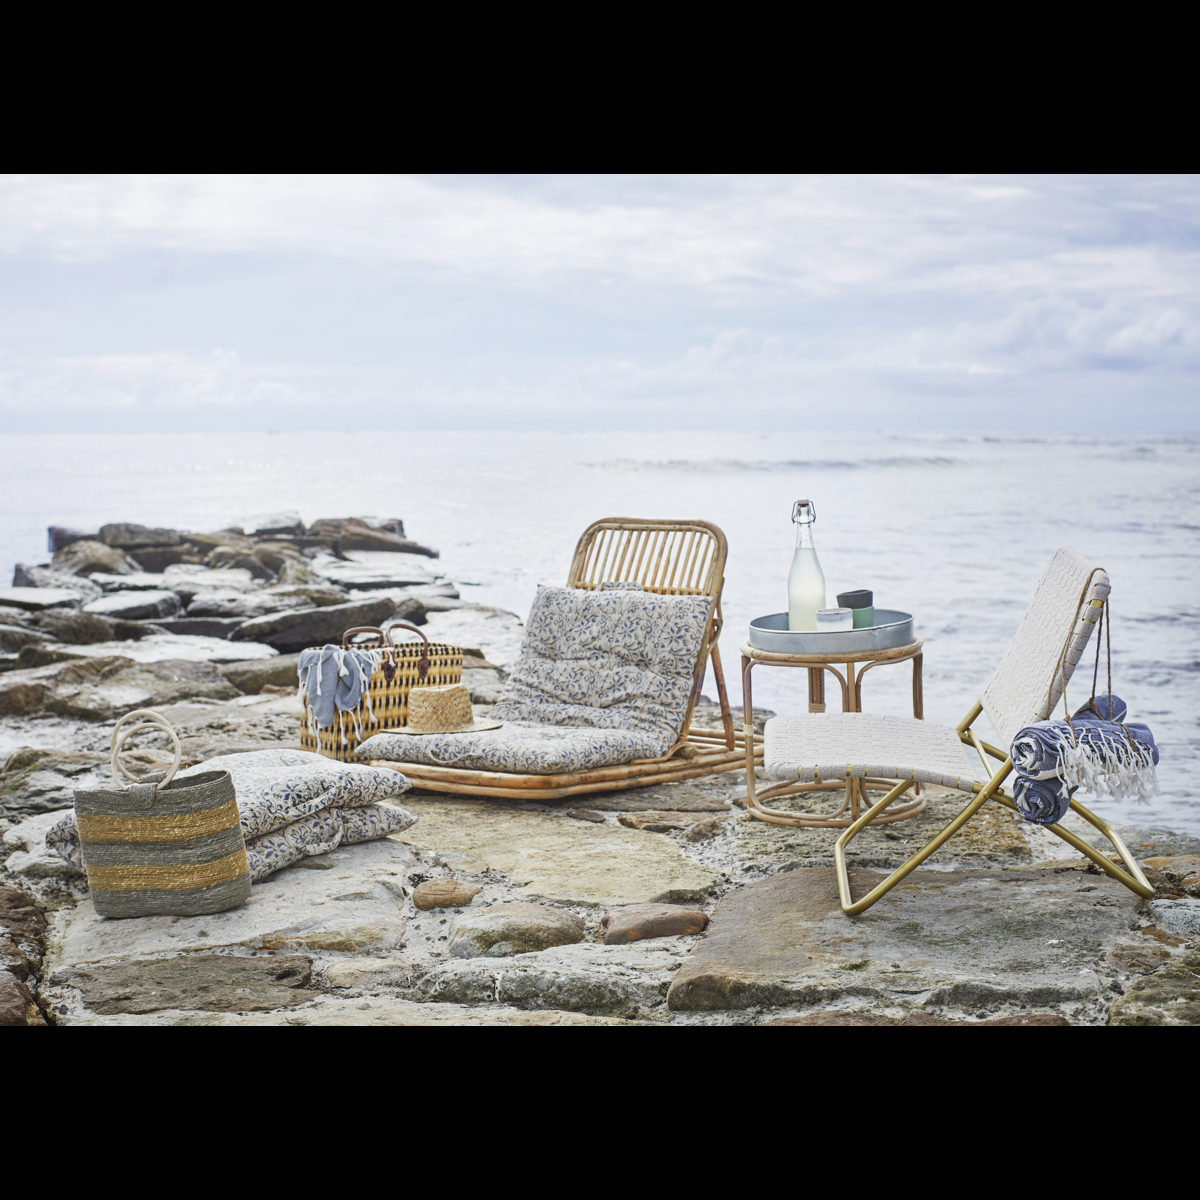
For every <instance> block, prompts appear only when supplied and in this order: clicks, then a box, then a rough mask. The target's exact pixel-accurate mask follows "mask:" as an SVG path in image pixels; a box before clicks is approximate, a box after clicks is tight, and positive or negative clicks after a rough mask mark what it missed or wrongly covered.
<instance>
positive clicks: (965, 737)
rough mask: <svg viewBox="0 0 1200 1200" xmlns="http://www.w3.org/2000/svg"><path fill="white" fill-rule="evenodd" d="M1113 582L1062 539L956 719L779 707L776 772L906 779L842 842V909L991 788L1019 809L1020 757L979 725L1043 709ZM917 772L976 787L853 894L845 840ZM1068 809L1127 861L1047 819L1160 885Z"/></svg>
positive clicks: (1005, 730) (811, 777)
mask: <svg viewBox="0 0 1200 1200" xmlns="http://www.w3.org/2000/svg"><path fill="white" fill-rule="evenodd" d="M1109 590H1110V588H1109V581H1108V576H1107V575H1106V574H1105V572H1104V571H1103V570H1102V569H1101V568H1100V567H1097V566H1094V565H1093V564H1092V563H1090V562H1088V561H1087V559H1085V558H1084V557H1083V555H1081V554H1080V553H1079V552H1078V551H1076V550H1072V549H1070V548H1069V547H1063V548H1061V549H1060V550H1058V551H1057V552H1056V553H1055V555H1054V558H1053V559H1052V560H1051V562H1050V565H1049V566H1048V567H1047V568H1046V572H1045V574H1043V576H1042V578H1041V580H1040V582H1039V583H1038V586H1037V591H1036V592H1035V593H1034V597H1033V603H1032V604H1030V606H1029V609H1028V611H1027V612H1026V613H1025V617H1024V619H1023V620H1022V622H1021V626H1020V628H1019V629H1018V630H1017V635H1016V637H1015V638H1014V639H1013V641H1012V644H1011V645H1010V646H1009V648H1008V651H1007V653H1006V654H1005V656H1004V658H1003V659H1002V660H1001V663H1000V666H999V668H998V669H997V670H996V673H995V675H993V676H992V679H991V682H990V683H989V684H988V685H987V687H986V688H985V689H984V691H983V696H982V697H981V699H980V700H979V701H977V702H976V703H975V705H974V706H973V707H972V708H971V711H970V712H968V713H967V715H966V716H965V717H964V718H963V719H962V720H961V721H960V722H959V723H958V725H957V726H955V727H954V728H951V727H950V726H949V725H934V724H932V723H930V722H928V721H921V720H914V719H912V718H906V717H892V716H877V715H874V714H871V713H831V714H811V715H804V716H795V717H774V718H772V719H771V720H770V721H768V722H767V725H766V730H765V741H766V753H765V773H766V774H767V776H768V777H769V778H771V779H777V780H797V779H799V780H800V781H801V782H803V783H808V784H812V783H814V782H821V781H827V780H835V779H836V780H848V779H851V778H857V779H866V778H868V777H870V778H872V779H875V778H878V779H883V780H889V781H890V780H893V779H895V780H898V781H899V782H898V783H897V784H896V786H895V787H893V788H892V789H891V791H889V792H888V793H887V795H885V796H884V797H883V799H882V800H880V801H879V802H878V803H877V804H875V805H874V806H873V807H871V808H870V809H868V810H867V811H866V812H864V813H863V814H862V815H861V816H860V817H859V818H858V820H857V821H855V822H854V823H853V824H852V825H850V826H849V827H848V828H847V829H846V830H845V832H844V833H842V835H841V836H840V837H839V838H838V839H837V841H836V843H835V844H834V860H835V863H836V866H837V881H838V892H839V894H840V897H841V904H842V911H843V912H844V913H846V914H847V915H849V916H855V915H857V914H858V913H861V912H864V911H865V910H866V909H868V908H870V907H871V905H872V904H874V903H875V902H876V901H877V900H879V899H880V898H881V897H882V896H884V895H886V894H887V893H888V892H889V891H891V889H892V888H894V887H895V886H896V884H898V883H899V882H900V881H901V880H902V879H903V878H904V877H905V876H906V875H908V874H909V873H910V872H911V871H913V870H915V869H916V868H917V867H918V866H920V865H921V863H923V862H924V861H925V860H926V859H927V858H928V857H929V856H930V855H931V854H933V853H934V851H936V850H937V849H938V848H939V847H940V846H942V845H944V844H945V843H946V842H947V841H948V840H949V839H950V838H952V837H953V836H954V835H955V834H956V833H958V831H959V830H960V829H961V828H962V827H963V826H964V825H965V824H966V823H967V822H968V821H969V820H970V819H971V817H973V816H974V815H975V813H977V812H978V811H979V810H980V809H981V808H982V807H983V806H984V804H986V803H987V802H988V801H989V800H995V801H997V802H998V803H1000V804H1004V805H1007V806H1008V807H1009V808H1011V809H1013V810H1014V811H1015V810H1016V805H1015V804H1014V803H1013V799H1012V796H1011V794H1009V793H1008V792H1005V791H1004V789H1003V787H1002V784H1003V783H1004V780H1005V779H1006V778H1007V777H1008V775H1009V773H1010V772H1011V771H1012V769H1013V764H1012V760H1011V759H1010V758H1009V756H1008V754H1007V753H1006V752H1005V751H1004V750H999V749H997V748H996V747H995V746H991V745H989V744H988V743H987V742H983V741H980V739H979V736H978V735H977V734H976V733H975V731H974V730H973V729H972V728H971V726H972V724H973V723H974V722H975V720H976V718H977V717H978V716H979V715H980V713H982V712H986V713H987V715H988V719H989V720H990V721H991V723H992V725H993V726H994V728H995V729H996V732H997V733H999V735H1000V737H1001V739H1002V740H1003V741H1004V742H1005V743H1006V744H1008V745H1011V744H1012V740H1013V738H1014V737H1015V735H1016V734H1017V733H1018V732H1019V731H1020V730H1021V729H1022V728H1023V727H1024V726H1026V725H1029V724H1031V723H1032V722H1034V721H1042V720H1046V719H1047V718H1048V717H1049V716H1050V714H1051V713H1052V712H1053V711H1054V706H1055V705H1056V704H1057V703H1058V700H1059V698H1060V697H1061V696H1062V694H1063V692H1064V691H1065V689H1066V686H1067V683H1068V681H1069V680H1070V678H1071V675H1072V672H1073V671H1074V669H1075V664H1076V663H1078V662H1079V659H1080V657H1081V655H1082V654H1083V650H1084V648H1085V647H1086V645H1087V642H1088V638H1089V637H1090V636H1091V633H1092V629H1093V627H1094V626H1095V624H1096V622H1097V620H1098V619H1099V618H1100V616H1101V614H1102V612H1103V610H1104V606H1105V604H1106V603H1107V600H1108V594H1109ZM1097 649H1098V647H1097ZM917 781H921V782H924V783H935V784H940V785H941V786H943V787H948V788H954V789H955V790H957V791H960V792H965V793H967V794H972V795H973V799H972V800H971V801H970V803H968V804H967V805H966V806H965V807H964V808H963V809H962V811H961V812H960V813H959V814H958V815H957V816H956V817H955V818H954V819H953V820H952V821H950V822H949V823H948V824H947V825H946V826H945V827H944V828H943V829H942V830H941V832H939V833H938V834H937V835H936V836H935V837H933V838H931V839H930V841H929V842H927V843H926V844H925V845H924V846H923V847H922V848H921V849H920V850H918V851H917V853H916V854H914V855H913V856H912V857H911V858H910V859H909V860H908V861H907V862H906V863H905V864H904V865H903V866H902V867H899V868H898V869H897V870H895V871H893V872H892V873H891V874H890V875H889V876H888V877H887V878H886V879H885V880H884V881H883V882H882V883H880V884H879V885H878V886H877V887H875V888H873V889H872V890H871V891H870V892H868V893H867V895H865V896H863V897H862V898H861V899H859V900H854V899H853V898H852V896H851V894H850V880H849V876H848V874H847V871H846V847H847V846H848V845H849V844H850V842H851V841H853V839H854V838H855V837H857V836H858V834H859V833H860V832H861V831H862V830H863V829H865V828H866V827H867V825H868V824H870V822H871V821H872V820H874V818H875V817H877V816H879V815H880V813H882V812H883V811H884V810H885V809H886V808H887V807H888V806H889V805H890V804H892V803H893V802H894V801H895V800H897V799H899V798H900V797H901V796H902V795H904V793H905V792H907V791H908V790H909V788H911V787H913V785H914V784H915V783H916V782H917ZM1071 810H1072V811H1073V812H1075V813H1077V814H1078V815H1079V816H1081V817H1082V818H1083V819H1084V820H1085V821H1087V822H1089V823H1090V824H1091V825H1093V826H1094V827H1095V828H1096V829H1098V830H1099V831H1100V832H1101V833H1102V834H1104V836H1105V837H1106V838H1108V840H1109V841H1110V842H1111V843H1112V844H1113V847H1114V848H1115V849H1116V851H1117V854H1118V855H1119V856H1120V858H1121V862H1122V863H1123V864H1124V867H1125V870H1122V869H1121V868H1119V867H1117V866H1115V865H1114V864H1113V863H1112V862H1111V861H1110V860H1109V859H1108V858H1107V857H1106V856H1105V855H1104V854H1101V853H1100V851H1098V850H1096V849H1095V848H1094V847H1092V846H1089V845H1088V844H1087V843H1086V842H1084V841H1083V840H1082V839H1080V838H1078V837H1076V836H1075V834H1073V833H1072V832H1071V831H1070V830H1068V829H1065V828H1064V827H1063V826H1062V825H1050V826H1048V827H1047V828H1049V830H1050V831H1051V832H1052V833H1054V834H1057V835H1058V836H1059V837H1060V838H1062V839H1063V841H1065V842H1067V843H1068V844H1070V845H1071V846H1074V847H1075V849H1076V850H1078V851H1079V852H1080V853H1081V854H1085V855H1086V856H1087V857H1088V858H1090V859H1091V860H1092V862H1094V863H1095V864H1096V865H1097V866H1098V867H1100V869H1101V870H1103V871H1105V872H1107V874H1109V875H1111V876H1112V877H1113V878H1114V879H1117V880H1120V882H1121V883H1123V884H1124V885H1125V886H1126V887H1127V888H1129V889H1130V890H1131V891H1133V892H1136V893H1137V894H1138V895H1139V896H1143V897H1150V896H1153V895H1154V889H1153V888H1152V887H1151V886H1150V884H1149V883H1148V882H1147V880H1146V877H1145V875H1144V874H1143V873H1142V870H1141V868H1140V867H1139V866H1138V864H1137V863H1136V862H1135V861H1134V859H1133V857H1132V855H1131V854H1130V853H1129V851H1128V849H1127V848H1126V847H1125V845H1124V843H1123V842H1122V841H1121V839H1120V838H1119V837H1118V836H1117V834H1116V833H1114V832H1113V830H1112V829H1111V828H1110V827H1109V826H1108V825H1107V824H1106V823H1105V822H1104V821H1102V820H1101V819H1100V818H1099V817H1097V816H1096V815H1095V814H1094V813H1092V812H1089V811H1088V810H1087V809H1086V808H1084V806H1083V805H1082V804H1079V803H1078V802H1077V801H1074V800H1072V801H1071Z"/></svg>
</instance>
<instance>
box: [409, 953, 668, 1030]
mask: <svg viewBox="0 0 1200 1200" xmlns="http://www.w3.org/2000/svg"><path fill="white" fill-rule="evenodd" d="M688 945H689V942H683V941H680V940H679V939H663V940H661V941H655V942H652V943H646V944H644V945H635V946H602V945H598V944H597V943H595V942H581V943H578V944H576V945H573V946H557V947H555V948H554V949H552V950H540V951H538V952H537V953H535V954H520V955H518V956H517V957H515V958H507V959H494V958H492V959H488V958H472V959H460V960H457V961H451V962H445V963H439V964H437V965H436V966H435V967H433V968H432V969H431V970H430V971H428V972H427V973H426V974H425V975H424V976H423V977H422V979H421V980H420V982H419V983H418V984H417V987H416V995H418V996H420V997H421V998H422V999H425V1000H430V1001H440V1002H454V1003H459V1004H485V1003H489V1002H495V1003H500V1004H503V1003H508V1004H520V1005H522V1006H525V1007H528V1008H555V1009H563V1010H566V1011H568V1012H578V1011H582V1010H589V1011H592V1012H599V1013H605V1014H610V1015H617V1014H619V1015H628V1014H631V1013H633V1012H635V1011H640V1010H643V1009H650V1008H654V1007H659V1008H661V1006H662V1003H663V999H664V998H665V996H666V994H667V989H668V987H670V984H671V977H672V975H673V974H674V972H675V970H676V968H677V967H678V965H679V963H680V961H681V960H682V957H683V955H684V954H685V953H687V949H688Z"/></svg>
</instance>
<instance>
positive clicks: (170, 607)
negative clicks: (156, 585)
mask: <svg viewBox="0 0 1200 1200" xmlns="http://www.w3.org/2000/svg"><path fill="white" fill-rule="evenodd" d="M182 607H183V605H182V604H181V603H180V600H179V597H178V596H177V595H176V594H175V593H174V592H166V591H149V592H141V591H138V592H111V593H110V594H109V595H107V596H101V597H100V599H99V600H92V601H89V603H87V604H85V605H84V606H83V611H84V612H86V613H95V614H96V615H97V616H101V617H110V618H112V619H114V620H121V621H153V620H154V619H155V618H156V617H173V616H174V615H175V614H176V613H177V612H179V610H180V609H181V608H182Z"/></svg>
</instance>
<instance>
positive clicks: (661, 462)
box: [577, 455, 961, 474]
mask: <svg viewBox="0 0 1200 1200" xmlns="http://www.w3.org/2000/svg"><path fill="white" fill-rule="evenodd" d="M960 463H961V460H960V459H957V458H947V457H946V456H945V455H899V456H894V457H891V458H864V459H856V460H850V461H842V460H839V459H828V458H816V459H739V458H704V459H692V458H669V459H639V458H613V459H608V460H607V461H604V462H581V463H579V464H577V465H578V466H581V467H590V468H591V469H592V470H596V471H687V472H689V473H693V474H717V473H726V472H731V471H743V472H754V473H762V472H766V471H862V470H867V469H869V468H872V467H882V468H897V467H898V468H901V469H904V468H910V467H921V468H924V467H953V466H958V465H960Z"/></svg>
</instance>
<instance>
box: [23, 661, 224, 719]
mask: <svg viewBox="0 0 1200 1200" xmlns="http://www.w3.org/2000/svg"><path fill="white" fill-rule="evenodd" d="M237 694H238V693H237V689H236V688H235V687H234V686H233V685H232V684H231V683H230V682H229V681H228V680H227V679H225V677H224V676H223V675H221V674H220V673H219V672H218V670H217V668H216V667H214V666H213V665H212V664H211V663H202V662H186V661H183V660H179V659H167V660H164V661H160V662H146V663H138V662H134V661H133V660H132V659H129V658H124V657H119V656H116V655H113V656H107V657H102V658H76V659H71V660H70V661H68V662H62V663H56V664H54V665H53V666H48V667H37V668H35V669H33V670H17V671H9V672H7V673H5V674H4V675H2V676H0V716H30V715H32V714H34V713H49V714H53V715H54V716H60V717H73V718H75V719H76V720H81V721H111V720H113V719H114V718H115V717H118V716H122V715H123V714H125V713H127V712H132V711H133V710H134V709H135V708H147V707H153V706H158V705H161V704H173V703H175V702H176V701H179V700H185V699H190V698H193V697H199V696H203V697H209V698H211V699H214V700H228V699H232V698H233V697H234V696H236V695H237Z"/></svg>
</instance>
